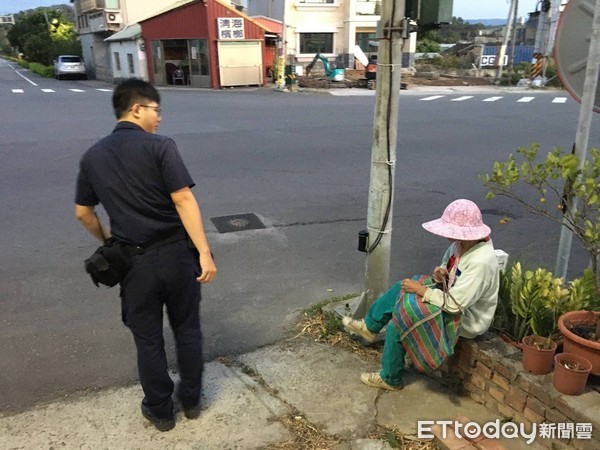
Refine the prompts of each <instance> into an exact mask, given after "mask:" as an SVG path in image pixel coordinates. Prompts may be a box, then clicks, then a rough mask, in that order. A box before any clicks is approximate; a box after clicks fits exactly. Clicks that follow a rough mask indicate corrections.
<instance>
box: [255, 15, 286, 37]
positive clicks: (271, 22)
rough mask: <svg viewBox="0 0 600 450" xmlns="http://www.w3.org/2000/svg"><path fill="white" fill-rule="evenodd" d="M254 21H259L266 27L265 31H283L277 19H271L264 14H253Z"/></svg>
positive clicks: (281, 24)
mask: <svg viewBox="0 0 600 450" xmlns="http://www.w3.org/2000/svg"><path fill="white" fill-rule="evenodd" d="M252 18H253V19H254V21H255V22H256V23H259V24H261V25H263V26H264V27H266V28H267V31H269V32H271V33H276V34H281V33H282V31H283V23H281V22H280V21H279V20H275V19H271V18H270V17H265V16H253V17H252Z"/></svg>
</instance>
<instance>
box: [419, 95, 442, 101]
mask: <svg viewBox="0 0 600 450" xmlns="http://www.w3.org/2000/svg"><path fill="white" fill-rule="evenodd" d="M442 97H444V95H432V96H431V97H425V98H422V99H421V101H423V102H429V101H431V100H437V99H438V98H442Z"/></svg>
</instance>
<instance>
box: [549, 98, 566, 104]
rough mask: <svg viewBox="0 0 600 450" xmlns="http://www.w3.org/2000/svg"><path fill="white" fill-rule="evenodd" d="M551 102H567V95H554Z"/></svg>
mask: <svg viewBox="0 0 600 450" xmlns="http://www.w3.org/2000/svg"><path fill="white" fill-rule="evenodd" d="M552 103H567V97H556V98H555V99H554V100H552Z"/></svg>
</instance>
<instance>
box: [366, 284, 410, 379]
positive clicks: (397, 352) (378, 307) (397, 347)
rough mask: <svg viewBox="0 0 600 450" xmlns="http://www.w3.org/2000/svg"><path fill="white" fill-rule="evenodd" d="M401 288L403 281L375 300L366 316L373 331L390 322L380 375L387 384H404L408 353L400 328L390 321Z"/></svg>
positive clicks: (368, 325)
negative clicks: (405, 357) (401, 337)
mask: <svg viewBox="0 0 600 450" xmlns="http://www.w3.org/2000/svg"><path fill="white" fill-rule="evenodd" d="M401 289H402V282H401V281H398V282H397V283H396V284H394V285H393V286H392V287H391V288H390V289H389V290H388V291H387V292H386V293H385V294H383V295H382V296H381V297H379V298H378V299H377V300H375V302H374V303H373V305H372V306H371V308H370V309H369V311H368V312H367V315H366V317H365V325H366V326H367V328H368V329H369V331H371V332H373V333H379V332H380V331H381V329H382V328H383V327H385V326H386V325H388V324H389V326H388V327H387V330H386V333H385V344H384V345H383V356H382V357H381V372H379V375H381V378H382V379H383V380H384V381H385V382H386V383H387V384H390V385H392V386H399V385H401V384H402V377H403V375H404V356H405V355H406V350H404V347H403V346H402V343H401V342H400V334H399V333H398V329H397V328H396V326H395V325H394V324H393V323H392V322H390V321H391V319H392V311H393V310H394V306H395V305H396V301H397V300H398V294H399V293H400V290H401Z"/></svg>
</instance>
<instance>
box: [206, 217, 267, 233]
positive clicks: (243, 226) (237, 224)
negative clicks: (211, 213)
mask: <svg viewBox="0 0 600 450" xmlns="http://www.w3.org/2000/svg"><path fill="white" fill-rule="evenodd" d="M210 221H211V222H212V223H213V224H214V225H215V227H216V228H217V231H218V232H219V233H221V234H223V233H234V232H236V231H246V230H259V229H261V228H266V227H265V224H264V223H262V222H261V221H260V219H259V218H258V217H257V216H256V214H254V213H246V214H235V215H233V216H221V217H211V219H210Z"/></svg>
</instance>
